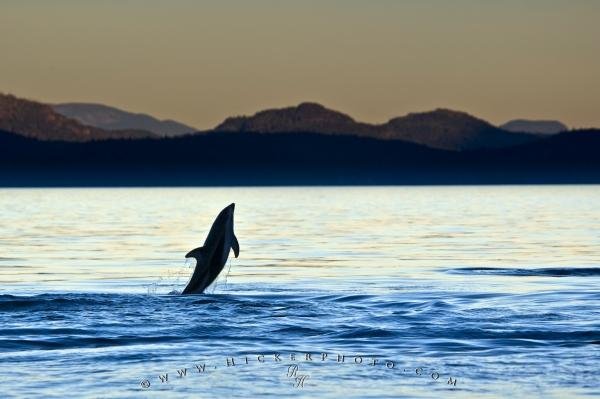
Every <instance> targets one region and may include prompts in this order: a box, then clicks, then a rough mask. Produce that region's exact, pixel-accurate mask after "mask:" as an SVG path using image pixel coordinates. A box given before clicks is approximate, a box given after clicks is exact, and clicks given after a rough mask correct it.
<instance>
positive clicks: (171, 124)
mask: <svg viewBox="0 0 600 399" xmlns="http://www.w3.org/2000/svg"><path fill="white" fill-rule="evenodd" d="M52 108H53V109H54V111H56V112H57V113H59V114H61V115H64V116H66V117H67V118H72V119H75V120H77V121H78V122H80V123H82V124H84V125H88V126H94V127H97V128H100V129H104V130H145V131H148V132H150V133H153V134H155V135H157V136H164V137H173V136H180V135H183V134H189V133H193V132H196V131H198V129H196V128H193V127H191V126H187V125H184V124H183V123H180V122H177V121H173V120H170V119H167V120H159V119H157V118H155V117H153V116H150V115H147V114H140V113H133V112H128V111H124V110H121V109H118V108H115V107H109V106H107V105H103V104H91V103H64V104H55V105H52Z"/></svg>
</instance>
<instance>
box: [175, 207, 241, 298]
mask: <svg viewBox="0 0 600 399" xmlns="http://www.w3.org/2000/svg"><path fill="white" fill-rule="evenodd" d="M234 209H235V204H231V205H229V206H228V207H227V208H225V209H223V210H222V211H221V212H220V213H219V215H218V216H217V218H216V219H215V221H214V222H213V224H212V227H211V228H210V231H209V233H208V236H207V237H206V240H205V241H204V245H203V246H201V247H199V248H195V249H192V250H191V251H190V252H188V253H187V254H186V255H185V257H186V258H194V259H196V268H195V269H194V273H193V274H192V278H191V279H190V282H189V283H188V285H187V286H186V287H185V289H184V290H183V291H182V294H202V293H203V292H204V290H205V289H206V287H208V286H209V285H211V284H212V283H213V282H214V281H215V280H216V278H217V276H218V275H219V273H221V271H222V270H223V267H224V266H225V263H226V262H227V258H228V257H229V251H230V250H231V249H233V253H234V255H235V257H236V258H237V257H238V255H239V254H240V245H239V244H238V240H237V238H236V236H235V234H234V233H233V211H234Z"/></svg>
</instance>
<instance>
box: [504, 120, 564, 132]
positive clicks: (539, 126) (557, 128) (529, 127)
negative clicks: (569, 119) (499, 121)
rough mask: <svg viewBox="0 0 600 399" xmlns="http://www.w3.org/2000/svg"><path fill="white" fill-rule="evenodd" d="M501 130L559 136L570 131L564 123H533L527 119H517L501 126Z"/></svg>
mask: <svg viewBox="0 0 600 399" xmlns="http://www.w3.org/2000/svg"><path fill="white" fill-rule="evenodd" d="M500 128H501V129H504V130H508V131H509V132H517V133H519V132H521V133H533V134H557V133H562V132H566V131H567V130H569V128H568V127H567V126H566V125H565V124H564V123H562V122H559V121H533V120H527V119H515V120H512V121H509V122H506V123H505V124H503V125H500Z"/></svg>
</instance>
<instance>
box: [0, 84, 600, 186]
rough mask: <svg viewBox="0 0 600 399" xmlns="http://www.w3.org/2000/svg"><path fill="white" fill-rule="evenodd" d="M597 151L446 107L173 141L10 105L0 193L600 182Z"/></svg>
mask: <svg viewBox="0 0 600 399" xmlns="http://www.w3.org/2000/svg"><path fill="white" fill-rule="evenodd" d="M163 133H164V132H163ZM599 153H600V130H594V129H588V130H585V131H567V132H563V133H559V134H553V135H550V134H530V133H521V132H509V131H506V130H504V129H500V128H497V127H495V126H493V125H491V124H490V123H488V122H486V121H483V120H481V119H478V118H476V117H473V116H471V115H469V114H467V113H464V112H458V111H452V110H447V109H438V110H434V111H430V112H423V113H412V114H408V115H406V116H403V117H398V118H393V119H391V120H389V121H387V122H385V123H383V124H367V123H362V122H357V121H355V120H354V119H352V118H351V117H350V116H348V115H345V114H343V113H340V112H337V111H333V110H330V109H327V108H325V107H324V106H322V105H320V104H316V103H302V104H300V105H298V106H295V107H287V108H280V109H271V110H265V111H261V112H258V113H256V114H255V115H252V116H238V117H232V118H228V119H226V120H225V121H224V122H223V123H221V124H219V125H218V126H217V127H215V128H214V129H212V130H208V131H202V132H196V133H192V134H183V135H177V136H176V137H164V135H158V134H157V133H154V132H150V131H145V130H137V129H120V130H109V129H102V128H99V127H93V126H88V125H85V124H82V123H81V122H80V121H79V120H76V119H72V118H68V117H66V116H64V115H62V114H60V113H58V112H57V111H56V109H55V108H54V107H52V106H50V105H47V104H42V103H38V102H35V101H30V100H24V99H19V98H16V97H14V96H11V95H0V165H1V167H0V185H45V184H67V185H70V184H74V185H88V184H92V185H93V184H100V185H105V184H109V185H113V184H126V185H137V184H142V185H156V184H161V185H171V184H177V185H190V184H191V185H194V184H338V183H340V184H407V183H410V184H413V183H414V184H424V183H435V184H446V183H511V182H512V183H514V182H517V183H539V182H544V183H557V182H558V183H560V182H572V183H573V182H579V183H581V182H588V183H589V182H595V183H599V182H600V157H599V156H598V154H599Z"/></svg>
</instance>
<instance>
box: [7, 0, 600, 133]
mask: <svg viewBox="0 0 600 399" xmlns="http://www.w3.org/2000/svg"><path fill="white" fill-rule="evenodd" d="M599 21H600V1H584V0H570V1H552V0H530V1H523V0H519V1H512V0H506V1H484V0H481V1H467V0H455V1H447V0H440V1H429V0H419V1H400V0H399V1H393V0H370V1H356V0H330V1H327V0H318V1H313V0H302V1H293V2H292V1H282V0H253V1H249V0H239V1H233V0H218V1H198V0H171V1H156V0H106V1H91V0H52V1H49V0H38V1H30V0H2V3H1V5H0V57H1V62H0V92H5V93H6V92H8V93H13V94H15V95H17V96H20V97H26V98H31V99H36V100H40V101H45V102H70V101H81V102H100V103H105V104H108V105H113V106H117V107H120V108H124V109H126V110H131V111H136V112H145V113H150V114H152V115H154V116H157V117H160V118H173V119H177V120H180V121H182V122H185V123H188V124H191V125H193V126H195V127H197V128H200V129H204V128H210V127H213V126H214V125H216V124H218V123H219V122H221V121H222V120H223V119H224V118H225V117H227V116H231V115H239V114H252V113H254V112H256V111H257V110H260V109H264V108H270V107H282V106H287V105H294V104H297V103H299V102H301V101H317V102H320V103H323V104H324V105H326V106H328V107H330V108H334V109H338V110H340V111H343V112H346V113H348V114H350V115H351V116H353V117H354V118H356V119H358V120H362V121H368V122H383V121H385V120H387V119H389V118H391V117H394V116H399V115H404V114H406V113H408V112H412V111H424V110H429V109H433V108H437V107H446V108H452V109H457V110H464V111H467V112H469V113H471V114H474V115H476V116H479V117H482V118H484V119H487V120H489V121H491V122H493V123H502V122H505V121H507V120H509V119H513V118H534V119H559V120H561V121H563V122H565V123H566V124H567V125H569V126H570V127H588V126H600V23H599Z"/></svg>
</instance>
